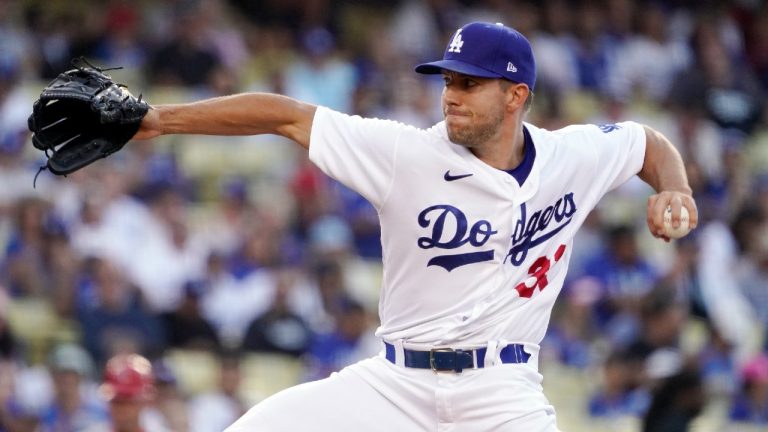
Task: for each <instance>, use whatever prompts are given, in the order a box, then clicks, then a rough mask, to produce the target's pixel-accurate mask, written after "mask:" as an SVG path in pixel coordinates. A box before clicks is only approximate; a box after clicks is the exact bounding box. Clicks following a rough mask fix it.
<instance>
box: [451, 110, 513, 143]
mask: <svg viewBox="0 0 768 432" xmlns="http://www.w3.org/2000/svg"><path fill="white" fill-rule="evenodd" d="M485 119H486V121H485V122H483V123H479V122H478V123H476V122H472V123H470V124H469V125H468V126H466V127H463V128H459V129H451V128H447V130H448V139H450V140H451V142H453V143H455V144H459V145H461V146H464V147H467V148H472V147H481V146H482V145H483V144H485V143H486V142H487V141H488V140H490V139H491V138H493V137H494V136H495V135H496V134H497V133H498V132H499V129H500V128H501V123H502V121H504V113H503V112H501V111H498V112H494V113H491V116H489V117H485Z"/></svg>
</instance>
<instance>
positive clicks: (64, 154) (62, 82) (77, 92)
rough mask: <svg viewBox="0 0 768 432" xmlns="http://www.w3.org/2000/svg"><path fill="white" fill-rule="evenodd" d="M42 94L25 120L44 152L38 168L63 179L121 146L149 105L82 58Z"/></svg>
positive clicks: (73, 62) (38, 146)
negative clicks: (47, 170)
mask: <svg viewBox="0 0 768 432" xmlns="http://www.w3.org/2000/svg"><path fill="white" fill-rule="evenodd" d="M72 65H73V66H74V67H75V69H72V70H68V71H66V72H63V73H61V74H59V76H58V77H56V78H55V79H54V80H53V81H51V82H50V83H49V84H48V85H47V86H46V87H45V88H44V89H43V91H42V92H41V93H40V97H39V98H38V99H37V100H36V101H35V103H34V105H33V107H32V115H30V116H29V120H28V124H29V130H30V131H31V132H32V134H33V135H32V144H33V145H34V146H35V148H37V149H39V150H42V151H44V152H45V155H46V156H47V157H48V162H47V163H46V165H45V166H44V167H42V168H41V170H42V169H45V168H47V169H49V170H50V171H51V172H52V173H54V174H56V175H67V174H69V173H72V172H74V171H77V170H79V169H80V168H83V167H84V166H86V165H89V164H90V163H92V162H94V161H95V160H97V159H100V158H104V157H107V156H109V155H110V154H112V153H114V152H116V151H118V150H120V149H121V148H123V146H124V145H125V143H127V142H128V141H129V140H130V139H131V137H133V135H134V134H135V133H136V131H138V130H139V125H140V124H141V119H142V118H144V115H146V113H147V111H148V110H149V104H147V103H146V102H145V101H142V100H141V96H139V97H138V98H136V97H134V96H133V95H132V94H131V93H129V92H128V90H127V89H126V87H125V86H124V85H122V84H117V83H115V82H114V81H112V78H111V77H110V76H109V75H106V74H104V71H105V70H112V69H119V68H111V69H101V68H97V67H95V66H93V65H91V64H90V63H88V62H87V61H86V60H85V59H83V58H82V57H81V58H78V59H75V60H73V61H72Z"/></svg>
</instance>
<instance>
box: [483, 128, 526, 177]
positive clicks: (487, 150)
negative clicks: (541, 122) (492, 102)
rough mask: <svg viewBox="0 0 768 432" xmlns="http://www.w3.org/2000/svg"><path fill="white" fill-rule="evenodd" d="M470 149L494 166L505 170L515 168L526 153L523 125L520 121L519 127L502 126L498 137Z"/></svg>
mask: <svg viewBox="0 0 768 432" xmlns="http://www.w3.org/2000/svg"><path fill="white" fill-rule="evenodd" d="M470 150H471V151H472V153H473V154H474V155H475V156H477V158H478V159H480V160H481V161H483V162H485V163H486V164H488V165H490V166H492V167H494V168H497V169H500V170H505V171H506V170H511V169H514V168H515V167H517V166H518V165H520V163H521V162H522V161H523V156H524V155H525V152H524V151H525V136H524V134H523V125H522V123H520V124H518V125H517V127H505V128H502V132H501V133H500V134H499V136H498V137H494V138H493V139H491V140H489V141H487V142H486V143H485V144H484V145H483V146H481V147H473V148H471V149H470Z"/></svg>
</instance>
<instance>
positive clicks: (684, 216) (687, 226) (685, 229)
mask: <svg viewBox="0 0 768 432" xmlns="http://www.w3.org/2000/svg"><path fill="white" fill-rule="evenodd" d="M690 222H691V221H690V219H689V215H688V209H687V208H685V207H681V208H680V226H678V227H677V228H675V227H673V226H672V207H667V210H666V211H665V212H664V234H666V236H667V237H669V238H674V239H679V238H681V237H685V236H686V235H687V234H688V233H689V232H691V223H690Z"/></svg>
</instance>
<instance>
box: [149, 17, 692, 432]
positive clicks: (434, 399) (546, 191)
mask: <svg viewBox="0 0 768 432" xmlns="http://www.w3.org/2000/svg"><path fill="white" fill-rule="evenodd" d="M416 72H419V73H422V74H440V75H442V77H443V80H444V81H445V88H444V90H443V93H442V98H441V103H442V109H443V113H444V117H445V118H444V120H443V121H441V122H439V123H438V124H436V125H434V126H432V127H431V128H429V129H426V130H424V129H418V128H415V127H411V126H408V125H404V124H401V123H397V122H394V121H387V120H379V119H369V118H361V117H357V116H350V115H346V114H343V113H339V112H335V111H333V110H330V109H328V108H324V107H317V106H313V105H310V104H307V103H303V102H300V101H297V100H293V99H290V98H288V97H284V96H281V95H276V94H263V93H248V94H238V95H233V96H227V97H220V98H215V99H208V100H203V101H199V102H195V103H189V104H181V105H162V106H156V107H153V108H152V109H150V110H149V112H148V113H147V114H146V116H145V117H144V118H143V120H142V122H141V126H140V129H139V131H138V133H137V135H136V136H135V138H136V139H148V138H152V137H156V136H159V135H164V134H210V135H252V134H277V135H281V136H284V137H287V138H290V139H291V140H293V141H295V142H297V143H298V144H299V145H301V146H302V147H304V148H306V149H308V150H309V156H310V158H311V160H312V161H313V162H314V163H315V164H317V166H318V167H320V168H321V169H322V170H323V171H324V172H325V173H327V174H328V175H329V176H331V177H333V178H335V179H337V180H339V181H340V182H342V183H344V184H345V185H347V186H349V187H350V188H352V189H354V190H355V191H357V192H359V193H360V194H361V195H363V196H364V197H365V198H367V199H368V200H369V201H370V202H371V203H372V204H373V205H374V206H375V208H376V209H377V211H378V214H379V218H380V221H381V227H382V234H381V242H382V246H383V261H384V275H383V286H382V289H381V299H380V303H379V315H380V318H381V326H380V327H379V328H378V329H377V332H376V334H377V335H378V336H379V337H380V338H381V340H382V350H381V353H380V355H379V356H377V357H374V358H370V359H367V360H364V361H361V362H359V363H357V364H354V365H351V366H348V367H347V368H345V369H343V370H342V371H340V372H338V373H335V374H333V375H332V376H330V377H329V378H327V379H324V380H321V381H316V382H311V383H306V384H302V385H299V386H296V387H293V388H290V389H287V390H285V391H282V392H280V393H278V394H276V395H273V396H272V397H270V398H268V399H266V400H264V401H263V402H261V403H259V404H258V405H256V406H255V407H253V408H252V409H251V410H250V411H249V412H248V413H247V414H245V415H244V416H243V417H242V418H241V419H240V420H238V421H237V422H235V423H234V424H233V425H232V426H231V427H229V429H227V431H228V432H251V431H269V432H276V431H291V432H292V431H309V430H312V431H382V432H384V431H386V432H390V431H471V432H478V431H526V432H533V431H555V430H557V426H556V421H555V412H554V410H553V408H552V406H551V405H550V404H549V402H548V401H547V399H546V397H545V396H544V394H543V392H542V386H541V382H542V376H541V375H540V374H539V371H538V356H539V343H540V342H541V340H542V338H543V337H544V334H545V331H546V329H547V325H548V322H549V319H550V312H551V310H552V306H553V304H554V302H555V300H556V298H557V296H558V294H559V292H560V290H561V287H562V285H563V280H564V278H565V274H566V271H567V270H568V261H569V259H570V257H571V253H572V251H573V237H574V235H575V234H576V231H577V230H578V229H579V227H580V226H581V224H582V223H583V222H584V220H585V218H586V217H587V215H588V214H589V212H590V210H592V208H594V207H595V205H596V204H597V203H598V201H599V200H600V198H601V197H602V196H603V195H604V194H605V193H606V192H608V191H610V190H611V189H613V188H615V187H617V186H619V185H621V184H622V183H624V182H625V181H627V180H628V179H629V178H631V177H632V176H634V175H638V176H640V178H641V179H643V180H644V181H645V182H647V183H648V184H649V185H651V186H652V187H653V188H654V189H655V191H656V192H657V193H656V194H654V195H652V196H651V197H650V198H649V200H648V207H647V211H648V214H647V222H648V228H649V229H650V231H651V233H652V234H653V235H654V236H656V237H659V238H664V239H666V240H669V238H668V234H667V231H665V228H664V223H663V217H664V216H663V215H664V212H665V210H666V209H667V207H671V209H672V210H671V211H672V220H673V222H672V225H673V226H678V225H679V222H680V214H681V208H683V207H685V208H686V209H687V211H688V213H689V214H690V218H689V221H690V225H691V226H692V227H695V225H696V222H697V211H696V205H695V202H694V200H693V198H692V196H691V189H690V187H689V186H688V181H687V179H686V175H685V171H684V168H683V162H682V160H681V157H680V155H679V154H678V152H677V151H675V149H674V147H673V146H672V144H671V143H670V142H669V141H668V140H667V139H666V138H665V137H664V136H662V135H661V134H660V133H659V132H657V131H655V130H653V129H651V128H649V127H647V126H643V125H640V124H637V123H634V122H631V121H627V122H622V123H616V124H605V125H575V126H569V127H566V128H564V129H561V130H557V131H549V130H544V129H541V128H538V127H536V126H534V125H532V124H529V123H527V122H525V121H524V117H525V114H526V111H527V110H528V109H529V106H530V103H531V101H532V97H533V91H534V89H535V85H536V64H535V61H534V57H533V53H532V51H531V46H530V44H529V42H528V41H527V40H526V39H525V37H523V36H522V35H521V34H520V33H519V32H517V31H515V30H514V29H512V28H509V27H505V26H504V25H502V24H492V23H482V22H474V23H470V24H467V25H465V26H464V27H462V28H460V29H458V30H457V31H456V32H455V33H454V34H453V36H452V37H451V39H450V40H449V41H448V45H447V47H446V49H445V53H444V55H443V58H442V59H441V60H437V61H434V62H431V63H425V64H421V65H419V66H417V67H416Z"/></svg>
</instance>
